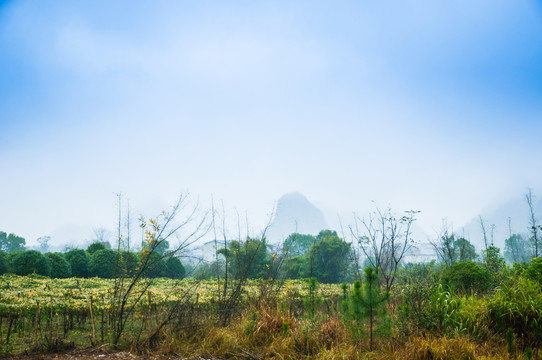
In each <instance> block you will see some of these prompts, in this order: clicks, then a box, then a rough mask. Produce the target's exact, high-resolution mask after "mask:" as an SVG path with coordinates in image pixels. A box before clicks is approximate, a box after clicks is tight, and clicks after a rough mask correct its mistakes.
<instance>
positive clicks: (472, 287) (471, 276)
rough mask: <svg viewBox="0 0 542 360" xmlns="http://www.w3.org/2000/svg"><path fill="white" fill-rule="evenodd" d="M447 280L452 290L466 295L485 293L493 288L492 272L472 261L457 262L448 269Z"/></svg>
mask: <svg viewBox="0 0 542 360" xmlns="http://www.w3.org/2000/svg"><path fill="white" fill-rule="evenodd" d="M446 278H447V280H448V282H449V284H450V287H451V288H452V290H454V291H460V292H464V293H468V292H471V291H475V292H485V291H487V290H489V289H491V288H492V286H493V278H492V275H491V272H490V271H489V270H488V269H486V268H485V267H483V266H480V265H478V264H476V263H475V262H472V261H459V262H456V263H455V264H454V265H452V266H451V267H450V268H449V269H448V271H447V273H446Z"/></svg>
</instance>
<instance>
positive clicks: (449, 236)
mask: <svg viewBox="0 0 542 360" xmlns="http://www.w3.org/2000/svg"><path fill="white" fill-rule="evenodd" d="M430 243H431V245H433V248H434V249H435V252H436V253H437V256H438V258H439V259H440V261H442V262H444V263H445V264H446V265H448V266H452V265H453V264H454V263H455V261H456V259H457V251H456V248H455V236H454V234H453V231H450V229H449V228H448V221H447V220H446V219H442V229H441V230H440V233H438V235H437V240H435V241H430Z"/></svg>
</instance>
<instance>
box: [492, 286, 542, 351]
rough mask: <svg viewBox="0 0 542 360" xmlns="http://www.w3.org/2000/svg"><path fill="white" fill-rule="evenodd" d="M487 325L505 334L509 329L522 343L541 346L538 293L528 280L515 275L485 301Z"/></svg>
mask: <svg viewBox="0 0 542 360" xmlns="http://www.w3.org/2000/svg"><path fill="white" fill-rule="evenodd" d="M487 309H488V310H487V315H488V318H489V321H490V322H491V327H492V328H493V329H494V330H495V331H497V332H499V333H501V334H503V335H504V334H506V333H507V332H508V329H512V331H513V333H514V335H515V336H516V338H517V339H521V340H522V341H523V343H524V344H523V345H534V346H540V345H542V292H541V288H540V285H539V284H538V283H535V282H534V281H532V280H531V279H528V278H525V277H519V278H518V279H517V280H516V281H515V282H514V283H512V284H511V285H507V286H503V288H502V289H501V290H498V291H497V292H496V293H495V295H494V296H493V297H492V298H491V299H489V300H488V302H487Z"/></svg>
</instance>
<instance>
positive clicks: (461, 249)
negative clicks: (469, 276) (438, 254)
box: [454, 238, 478, 261]
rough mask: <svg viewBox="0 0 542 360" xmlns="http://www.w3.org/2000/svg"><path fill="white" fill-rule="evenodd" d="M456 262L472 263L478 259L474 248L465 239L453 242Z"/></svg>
mask: <svg viewBox="0 0 542 360" xmlns="http://www.w3.org/2000/svg"><path fill="white" fill-rule="evenodd" d="M454 248H455V254H456V261H474V260H476V258H477V257H478V255H477V254H476V248H475V247H474V245H472V244H471V242H470V241H469V240H467V239H465V238H459V239H457V240H455V241H454Z"/></svg>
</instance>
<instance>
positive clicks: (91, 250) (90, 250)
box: [87, 242, 107, 256]
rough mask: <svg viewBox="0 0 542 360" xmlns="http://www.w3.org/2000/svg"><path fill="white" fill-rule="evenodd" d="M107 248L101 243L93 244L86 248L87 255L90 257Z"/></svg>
mask: <svg viewBox="0 0 542 360" xmlns="http://www.w3.org/2000/svg"><path fill="white" fill-rule="evenodd" d="M105 249H107V247H106V246H105V245H104V244H103V243H101V242H95V243H92V244H90V245H89V246H88V248H87V253H88V254H89V255H91V256H92V254H94V253H95V252H96V251H99V250H105Z"/></svg>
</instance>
